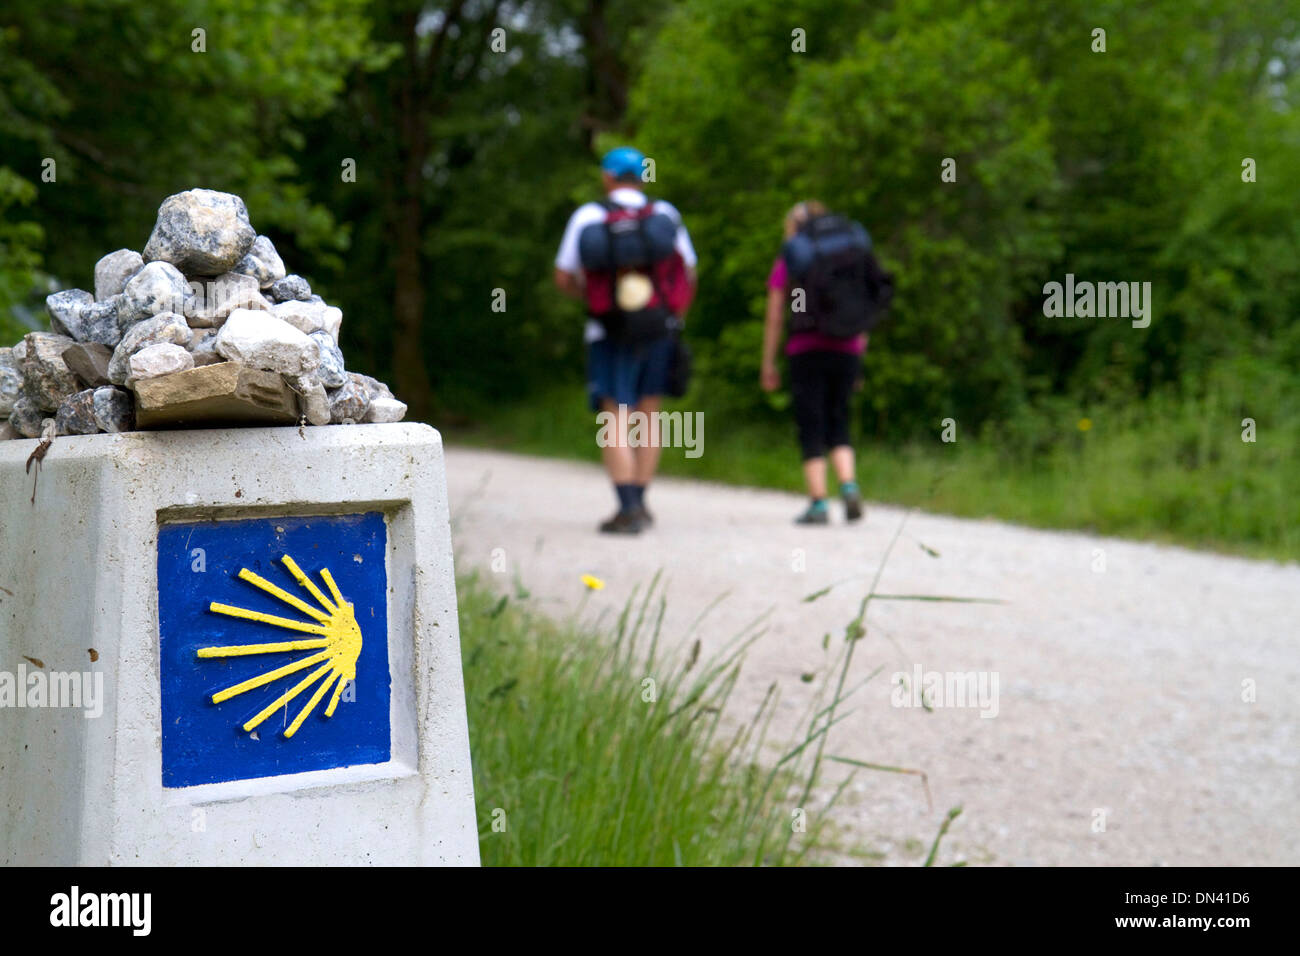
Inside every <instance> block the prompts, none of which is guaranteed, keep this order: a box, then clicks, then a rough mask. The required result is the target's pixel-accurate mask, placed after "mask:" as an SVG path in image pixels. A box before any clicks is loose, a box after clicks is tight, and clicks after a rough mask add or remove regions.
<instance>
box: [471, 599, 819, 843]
mask: <svg viewBox="0 0 1300 956" xmlns="http://www.w3.org/2000/svg"><path fill="white" fill-rule="evenodd" d="M575 583H576V582H575ZM459 598H460V621H461V650H462V657H463V660H464V667H465V685H466V701H467V706H468V713H469V726H470V748H471V753H472V755H473V763H474V789H475V799H476V802H477V805H478V818H479V845H480V848H481V851H482V858H483V863H484V864H485V865H495V866H511V865H514V866H653V865H659V866H672V865H696V866H698V865H706V866H707V865H722V866H726V865H795V864H799V863H805V862H812V861H814V860H815V859H817V856H816V854H817V853H818V852H819V842H818V841H819V837H820V835H821V834H822V833H823V831H824V823H823V822H822V818H821V817H818V818H817V819H815V820H811V821H809V822H808V824H807V825H806V828H805V830H804V831H803V832H801V833H796V832H795V830H794V828H793V826H792V820H793V816H792V810H791V808H792V807H795V806H799V804H795V803H794V802H793V801H792V799H791V794H792V793H794V792H796V790H797V789H799V788H800V786H801V781H800V779H799V777H798V773H799V770H800V768H801V766H803V765H805V764H807V763H808V761H809V755H808V753H807V746H806V742H805V746H804V747H803V748H801V749H800V750H799V751H798V753H796V754H795V755H794V757H792V758H791V759H789V760H787V761H786V762H785V763H784V764H781V765H779V766H777V767H776V768H775V769H765V767H764V765H763V762H762V761H761V759H760V753H761V751H762V750H763V748H764V739H765V729H766V725H767V722H768V720H769V719H770V717H771V713H772V706H773V703H774V700H775V694H776V692H775V689H774V690H773V691H772V692H770V693H769V695H768V700H767V701H765V703H764V706H763V707H762V708H760V710H759V712H758V713H757V714H755V715H751V717H752V719H749V720H746V721H741V722H737V723H738V724H739V725H740V728H739V730H737V731H732V732H731V733H730V734H729V735H724V734H723V732H722V724H721V721H722V714H723V712H724V711H725V710H726V707H727V701H728V697H729V695H730V692H731V689H732V687H733V686H734V683H735V681H736V678H737V676H738V673H739V662H740V657H741V655H742V654H743V651H744V648H745V647H746V646H747V645H748V643H749V642H750V641H751V640H752V639H753V637H754V636H756V634H755V633H752V632H751V633H747V634H742V635H737V637H736V638H735V639H734V640H732V641H731V642H729V643H728V644H727V646H726V648H725V649H724V650H722V651H720V652H719V654H718V656H716V657H713V658H711V659H705V660H701V659H699V651H698V644H697V645H696V650H695V653H693V654H691V655H690V656H688V657H686V658H685V659H682V658H679V657H673V656H670V655H664V654H663V653H662V651H661V649H660V648H658V637H659V630H658V628H659V622H660V621H661V619H662V614H663V611H664V607H665V605H664V603H663V599H662V596H660V595H658V594H656V593H655V587H654V585H653V584H652V585H651V586H650V588H649V589H647V591H646V592H645V594H644V595H643V596H642V597H641V598H640V600H637V599H636V598H634V599H633V601H632V602H630V603H629V604H628V606H627V607H626V608H625V609H624V611H623V614H622V616H621V617H620V618H619V620H618V621H617V623H616V624H615V625H614V626H613V627H612V629H610V630H608V631H601V630H592V629H589V628H587V627H584V626H581V625H579V624H578V623H577V622H576V620H569V621H565V622H556V621H552V620H550V619H548V618H546V617H545V616H543V615H539V614H536V613H534V612H533V610H532V609H531V608H530V607H529V605H528V601H527V600H526V598H525V599H521V598H520V597H519V595H518V593H517V594H516V595H510V596H500V595H497V594H496V593H494V592H493V591H492V590H490V589H489V588H488V587H487V586H486V584H485V583H484V582H482V581H481V580H480V579H478V578H477V577H474V576H470V577H467V578H463V579H462V580H461V581H460V586H459ZM647 681H653V685H652V684H650V683H647ZM822 735H824V731H823V732H821V733H817V735H816V736H815V737H813V738H812V739H814V740H815V739H818V738H819V737H820V736H822ZM724 736H725V739H724ZM777 762H778V761H775V760H774V761H771V763H773V764H776V763H777ZM809 815H810V816H811V815H812V814H809Z"/></svg>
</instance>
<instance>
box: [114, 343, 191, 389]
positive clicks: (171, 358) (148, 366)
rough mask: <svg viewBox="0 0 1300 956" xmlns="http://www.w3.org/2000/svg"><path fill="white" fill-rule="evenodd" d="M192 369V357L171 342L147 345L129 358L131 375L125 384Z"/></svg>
mask: <svg viewBox="0 0 1300 956" xmlns="http://www.w3.org/2000/svg"><path fill="white" fill-rule="evenodd" d="M193 367H194V356H193V355H191V354H190V353H189V352H187V351H185V349H183V348H181V347H180V346H179V345H173V344H172V343H171V342H162V343H159V344H158V345H149V346H146V347H145V348H142V349H141V350H140V351H138V352H136V353H135V354H134V355H132V356H131V374H130V376H129V377H128V379H127V383H128V384H132V383H134V382H138V381H140V380H141V379H145V378H157V377H158V376H159V375H170V374H171V373H172V372H184V371H186V370H187V369H192V368H193Z"/></svg>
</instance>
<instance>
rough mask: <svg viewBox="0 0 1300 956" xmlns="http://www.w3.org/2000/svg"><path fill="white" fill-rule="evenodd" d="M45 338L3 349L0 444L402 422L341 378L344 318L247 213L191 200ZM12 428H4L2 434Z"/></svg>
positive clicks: (163, 218) (50, 305) (77, 300)
mask: <svg viewBox="0 0 1300 956" xmlns="http://www.w3.org/2000/svg"><path fill="white" fill-rule="evenodd" d="M45 302H46V308H47V309H48V310H49V313H50V328H51V330H52V331H50V332H32V333H30V334H29V335H27V336H26V337H24V338H23V340H22V341H21V342H19V343H18V344H17V345H16V346H14V347H13V348H0V438H18V437H26V438H36V437H39V436H41V434H42V432H43V431H46V430H47V427H48V426H47V423H48V422H49V421H51V420H52V421H53V427H54V429H55V431H56V433H57V434H59V435H90V434H94V433H96V432H122V431H130V430H132V429H137V428H159V427H168V428H174V427H185V426H204V425H241V424H243V425H275V424H283V425H293V424H297V425H301V424H311V425H327V424H335V425H339V424H357V423H361V422H366V423H380V422H397V421H401V420H402V417H403V416H404V415H405V414H406V406H405V405H404V404H403V403H402V402H400V401H398V400H397V399H396V398H394V397H393V393H392V392H391V391H389V390H388V387H387V386H386V385H384V384H383V383H382V382H378V381H376V380H375V379H373V378H370V377H369V376H366V375H359V374H357V373H355V372H349V371H347V369H346V368H345V366H344V362H343V353H342V352H341V351H340V350H339V344H338V341H339V326H340V325H341V323H342V321H343V312H342V311H341V310H340V309H338V308H336V307H334V306H332V305H329V304H328V303H326V302H325V301H324V300H323V299H322V298H321V297H320V296H318V295H314V294H313V293H312V291H311V287H310V286H309V285H308V284H307V281H306V280H305V279H303V278H302V277H301V276H297V275H286V274H285V267H284V262H283V261H282V260H281V259H280V256H279V255H278V254H277V253H276V251H275V247H274V246H273V245H272V244H271V241H270V240H269V239H267V238H266V236H259V235H257V233H256V231H255V230H254V229H253V226H252V224H251V223H250V222H249V219H248V210H247V209H246V208H245V206H244V201H243V200H242V199H240V198H239V197H238V196H235V195H232V194H230V193H221V192H214V191H212V190H209V189H191V190H190V191H189V192H183V193H178V194H176V195H175V196H170V197H168V198H167V200H166V201H165V202H164V203H163V204H162V206H161V207H160V208H159V210H158V221H157V222H156V223H155V224H154V228H153V234H152V235H150V237H149V242H148V243H147V244H146V245H145V247H144V252H143V254H142V253H138V252H134V251H132V250H130V249H119V250H118V251H117V252H113V253H110V254H109V255H107V256H105V257H104V258H102V259H100V260H99V262H98V263H96V265H95V291H94V294H93V295H92V294H91V293H89V292H84V291H82V290H81V289H68V290H65V291H63V292H56V293H54V294H53V295H51V296H49V298H47V299H46V300H45ZM6 420H7V421H6Z"/></svg>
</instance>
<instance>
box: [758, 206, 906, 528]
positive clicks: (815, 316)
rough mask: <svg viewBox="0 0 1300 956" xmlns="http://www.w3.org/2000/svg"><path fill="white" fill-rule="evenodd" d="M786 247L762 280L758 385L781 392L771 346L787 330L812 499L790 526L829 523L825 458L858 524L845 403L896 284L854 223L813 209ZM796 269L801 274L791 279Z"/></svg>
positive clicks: (795, 218) (799, 211)
mask: <svg viewBox="0 0 1300 956" xmlns="http://www.w3.org/2000/svg"><path fill="white" fill-rule="evenodd" d="M785 239H786V242H785V245H784V246H783V248H782V254H781V255H780V256H778V257H777V260H776V261H775V262H774V263H773V264H772V271H771V273H770V274H769V275H768V278H767V321H766V323H765V325H764V328H763V363H762V368H761V371H760V384H761V385H762V387H763V389H764V391H768V392H773V391H776V390H777V389H778V388H780V387H781V373H780V372H779V371H778V369H777V365H776V356H777V345H778V344H779V342H780V338H781V334H782V332H783V330H784V329H785V326H786V325H787V320H788V321H789V325H790V327H791V328H790V333H789V336H788V337H787V339H786V343H785V354H786V359H787V361H788V364H789V367H790V394H791V398H792V399H793V404H794V414H795V422H796V424H797V425H798V429H799V446H800V450H801V452H802V454H803V473H804V481H805V483H806V484H807V486H808V495H809V498H810V499H811V500H810V502H809V504H808V507H807V509H806V510H804V511H803V512H802V513H801V514H800V515H799V516H798V517H797V518H796V519H795V520H796V522H798V523H799V524H828V523H829V522H830V513H829V509H828V507H827V502H826V496H827V486H826V458H827V455H828V453H829V456H830V460H831V464H832V465H833V466H834V468H835V476H836V478H837V479H838V480H839V485H840V497H841V498H842V499H843V502H844V513H845V517H846V519H847V520H849V521H857V520H858V519H859V518H861V517H862V495H861V492H860V491H859V489H858V484H857V481H856V478H855V472H854V460H853V445H852V442H851V440H850V437H849V421H850V400H851V398H852V395H853V392H854V391H855V389H856V388H857V387H858V386H859V385H860V383H861V379H862V356H863V354H864V353H865V352H866V349H867V335H868V333H867V331H866V330H867V329H869V328H871V327H872V326H873V325H874V324H875V323H876V322H877V321H879V318H880V316H881V314H882V313H883V311H884V309H885V307H886V306H887V305H888V304H889V300H890V298H891V297H892V294H893V280H892V278H891V277H890V276H889V274H888V273H886V272H885V271H884V270H883V269H881V268H880V265H879V263H878V262H877V261H876V258H875V256H874V255H873V254H872V252H871V240H870V237H869V236H868V235H867V233H866V230H865V229H863V228H862V226H860V225H859V224H858V223H855V222H851V221H850V220H847V219H844V218H843V217H840V216H833V215H830V214H829V213H828V212H827V211H826V208H825V207H824V206H823V205H822V204H821V203H819V202H816V201H813V200H809V201H807V202H801V203H799V204H798V205H796V206H795V207H794V208H793V209H791V210H790V211H789V213H787V214H786V217H785ZM791 263H795V264H796V266H797V267H798V268H799V272H800V274H799V275H797V276H795V275H792V274H791V272H792V270H791Z"/></svg>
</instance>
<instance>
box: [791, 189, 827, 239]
mask: <svg viewBox="0 0 1300 956" xmlns="http://www.w3.org/2000/svg"><path fill="white" fill-rule="evenodd" d="M824 215H826V207H825V206H824V205H822V204H821V203H820V202H818V201H817V200H816V199H805V200H804V201H803V202H798V203H795V204H794V205H793V206H791V207H790V211H789V212H788V213H786V214H785V237H786V238H787V239H789V238H790V237H791V236H793V235H794V234H795V233H796V232H798V231H799V227H800V226H802V225H803V224H804V223H806V222H807V221H808V220H809V219H816V218H817V217H818V216H824Z"/></svg>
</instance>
